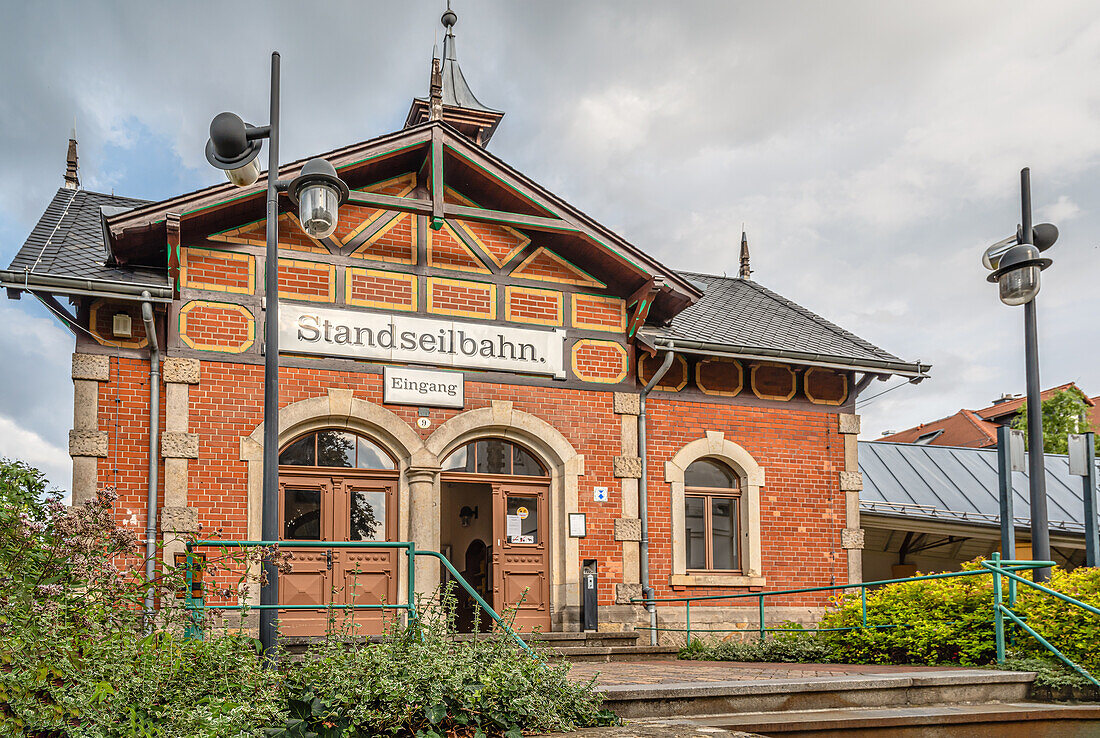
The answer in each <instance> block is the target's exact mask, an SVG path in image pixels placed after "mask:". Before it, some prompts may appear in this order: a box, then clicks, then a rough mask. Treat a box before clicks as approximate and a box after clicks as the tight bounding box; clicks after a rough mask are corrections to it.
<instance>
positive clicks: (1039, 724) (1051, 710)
mask: <svg viewBox="0 0 1100 738" xmlns="http://www.w3.org/2000/svg"><path fill="white" fill-rule="evenodd" d="M647 722H648V721H639V722H638V723H636V724H637V725H644V724H646V723H647ZM655 722H656V721H655ZM665 722H666V724H667V723H668V722H672V721H665ZM675 722H676V723H679V724H682V725H692V726H695V727H697V728H709V729H711V730H723V731H746V732H752V733H762V734H764V735H768V736H799V738H817V737H818V736H820V737H822V738H824V737H825V736H829V737H830V738H836V737H837V736H848V735H855V736H860V738H877V737H878V736H890V738H917V737H918V736H942V737H944V738H947V737H948V736H960V738H961V737H965V738H995V737H996V738H999V737H1000V736H1017V735H1020V736H1023V735H1026V736H1027V737H1028V738H1055V737H1056V736H1057V737H1058V738H1078V737H1080V738H1084V737H1085V736H1096V735H1100V705H1095V704H1092V705H1060V704H1050V703H1039V702H1004V703H980V704H951V705H909V706H905V707H855V708H834V709H826V710H795V711H780V712H755V713H739V714H736V715H711V716H706V717H700V718H696V719H690V720H684V721H675Z"/></svg>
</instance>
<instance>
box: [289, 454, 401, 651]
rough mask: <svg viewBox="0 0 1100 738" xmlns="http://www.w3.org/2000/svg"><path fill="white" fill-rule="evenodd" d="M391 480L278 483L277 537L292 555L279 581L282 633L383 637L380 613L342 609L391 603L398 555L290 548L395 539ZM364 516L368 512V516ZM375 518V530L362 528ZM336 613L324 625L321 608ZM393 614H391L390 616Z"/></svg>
mask: <svg viewBox="0 0 1100 738" xmlns="http://www.w3.org/2000/svg"><path fill="white" fill-rule="evenodd" d="M396 489H397V485H396V481H395V480H394V479H393V478H392V477H389V478H375V477H372V476H371V475H369V474H357V475H348V476H333V475H325V474H319V475H314V474H306V473H303V474H283V475H281V476H280V478H279V530H280V538H281V540H283V541H285V543H283V544H282V548H283V549H284V550H286V551H288V552H290V553H291V559H290V572H289V573H286V574H282V575H280V579H279V602H280V604H282V605H297V606H301V605H317V609H296V610H282V611H280V614H279V625H280V629H281V631H282V633H283V634H285V635H294V636H316V635H324V634H325V632H326V631H328V630H329V628H330V627H332V628H333V629H334V630H335V631H336V632H347V633H348V634H350V635H372V634H375V633H381V632H382V629H383V622H384V619H385V615H384V614H383V611H381V610H355V611H352V610H341V609H339V608H340V607H341V606H342V605H346V604H381V603H388V604H394V603H395V602H396V601H397V566H396V563H397V559H398V556H397V552H396V551H393V550H389V549H348V548H331V549H327V548H296V547H295V546H294V541H365V540H375V541H387V540H388V541H392V540H395V527H396V522H395V519H396V515H395V512H396V511H395V505H396V500H395V495H396ZM368 510H369V512H368ZM370 513H373V517H374V518H375V525H374V527H373V529H371V527H370V526H369V525H367V523H368V522H369V517H368V516H369V515H370ZM329 603H331V604H332V606H333V607H334V608H336V609H335V610H334V612H333V615H334V618H335V620H334V622H333V623H331V625H330V623H329V613H328V610H327V607H328V605H329ZM391 612H392V611H391Z"/></svg>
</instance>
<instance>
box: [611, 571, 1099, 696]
mask: <svg viewBox="0 0 1100 738" xmlns="http://www.w3.org/2000/svg"><path fill="white" fill-rule="evenodd" d="M981 566H982V568H980V569H971V570H968V571H950V572H944V573H942V574H924V575H921V576H917V577H907V578H903V579H882V580H879V581H875V582H856V583H852V584H834V585H829V586H825V587H803V588H800V589H781V590H775V591H772V592H740V593H737V594H723V595H698V596H695V597H648V598H647V597H637V598H634V599H632V600H631V602H634V603H638V604H644V605H646V606H647V607H655V606H656V605H657V604H658V603H672V602H682V603H684V627H683V628H661V627H658V628H652V627H650V626H636V628H637V629H638V630H657V631H664V632H671V633H685V634H686V641H687V642H688V643H690V642H691V634H692V632H695V633H758V634H759V637H760V640H764V639H765V638H766V637H767V634H768V633H798V632H808V633H815V632H830V631H852V630H863V629H869V630H873V629H885V628H898V627H903V626H905V625H909V623H888V624H881V625H872V624H869V623H868V622H867V589H868V588H870V587H881V586H883V585H886V584H901V583H904V582H921V581H928V580H933V579H953V578H957V577H975V576H985V575H987V574H988V575H990V576H991V577H992V579H993V622H992V625H993V628H994V635H995V638H996V644H997V663H999V664H1003V663H1004V661H1005V622H1004V621H1005V618H1008V619H1009V620H1010V621H1011V622H1012V623H1013V624H1015V625H1017V626H1019V627H1020V628H1021V629H1022V630H1023V631H1024V632H1026V633H1027V634H1028V635H1030V636H1031V637H1033V638H1034V639H1035V640H1037V641H1038V642H1039V644H1040V645H1042V646H1043V648H1045V649H1046V650H1047V651H1049V652H1050V653H1052V654H1053V655H1054V656H1055V657H1056V658H1058V660H1059V661H1061V662H1062V663H1064V664H1065V665H1066V666H1068V667H1070V668H1071V669H1073V670H1074V671H1076V672H1077V673H1078V674H1080V675H1081V676H1083V677H1084V678H1086V679H1088V680H1089V681H1090V682H1092V683H1093V684H1095V685H1096V686H1098V687H1100V681H1097V680H1096V679H1095V678H1094V677H1093V676H1092V675H1091V674H1089V673H1088V672H1087V671H1085V670H1084V669H1082V668H1081V667H1080V666H1078V665H1077V664H1075V663H1074V662H1073V661H1071V660H1070V659H1068V658H1067V657H1066V655H1065V654H1063V653H1062V652H1061V651H1059V650H1058V649H1057V648H1056V647H1055V646H1054V645H1052V644H1051V643H1050V642H1049V641H1047V640H1046V639H1045V638H1043V637H1042V636H1041V635H1039V634H1038V633H1037V632H1036V631H1035V630H1034V629H1033V628H1031V627H1030V626H1029V625H1027V623H1026V622H1025V621H1024V618H1022V617H1020V616H1019V615H1017V614H1016V613H1015V612H1013V610H1012V608H1013V607H1015V606H1016V594H1017V585H1018V584H1024V585H1026V586H1028V587H1031V588H1033V589H1035V590H1038V591H1040V592H1043V593H1045V594H1048V595H1052V596H1054V597H1057V598H1058V599H1060V600H1062V601H1063V602H1066V603H1069V604H1070V605H1073V606H1075V607H1078V608H1081V609H1082V610H1085V611H1087V612H1090V613H1092V614H1094V615H1100V609H1098V608H1096V607H1093V606H1092V605H1089V604H1087V603H1085V602H1081V601H1080V600H1076V599H1074V598H1073V597H1069V596H1068V595H1065V594H1062V593H1061V592H1057V591H1055V590H1053V589H1051V588H1049V587H1044V586H1043V585H1041V584H1036V583H1035V582H1033V581H1031V580H1030V579H1025V578H1024V577H1022V576H1020V575H1019V574H1017V572H1020V571H1030V570H1032V569H1042V568H1047V567H1053V566H1056V564H1055V562H1053V561H1008V560H1002V559H1001V555H1000V554H999V553H994V554H993V556H992V560H991V561H982V562H981ZM1005 578H1007V579H1008V590H1009V592H1008V603H1009V604H1008V606H1006V605H1005V604H1004V586H1003V579H1005ZM856 588H858V589H859V591H860V606H861V614H862V621H863V622H862V624H861V625H858V626H847V627H840V628H820V627H819V628H805V629H801V628H799V629H796V628H775V627H768V626H767V625H766V624H765V617H764V616H765V602H764V598H766V597H783V596H790V595H801V594H809V593H813V592H835V591H839V590H852V589H856ZM752 597H755V598H756V602H757V613H758V615H757V618H758V619H757V626H756V627H755V628H692V627H691V605H692V603H693V602H716V601H719V600H723V601H729V600H740V599H746V598H752Z"/></svg>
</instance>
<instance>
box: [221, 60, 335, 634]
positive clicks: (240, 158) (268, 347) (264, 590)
mask: <svg viewBox="0 0 1100 738" xmlns="http://www.w3.org/2000/svg"><path fill="white" fill-rule="evenodd" d="M270 121H271V122H270V123H269V124H268V125H266V126H251V125H248V124H246V123H245V122H244V121H243V120H241V118H240V117H239V116H237V115H234V114H233V113H220V114H218V115H216V116H215V117H214V120H212V121H211V122H210V140H209V141H207V142H206V159H207V161H209V162H210V163H211V164H212V165H214V166H215V167H217V168H218V169H222V170H225V174H226V176H227V177H228V178H229V181H230V182H232V183H233V184H235V185H237V186H238V187H248V186H249V185H251V184H252V183H253V182H255V181H256V180H257V179H259V177H260V164H259V158H258V157H259V153H260V148H261V147H262V146H263V143H262V141H263V139H265V138H266V139H268V141H269V146H268V150H267V252H266V261H267V265H266V275H267V279H266V286H265V288H264V303H265V310H266V313H265V317H264V461H263V464H264V466H263V470H264V473H263V514H262V522H261V537H262V538H263V540H265V541H278V540H279V497H278V490H279V220H278V219H279V192H287V193H288V194H289V195H290V198H291V200H293V201H294V203H295V204H296V205H298V207H299V216H300V220H301V223H302V228H303V230H304V231H305V232H306V234H307V235H309V236H311V237H313V238H317V239H321V238H325V237H327V236H330V235H332V232H333V231H334V230H336V223H337V220H338V217H339V208H340V205H341V204H342V203H343V202H345V201H346V200H347V199H348V187H347V185H345V184H344V183H343V182H342V181H340V178H339V177H337V176H336V169H335V168H334V167H333V166H332V164H330V163H329V162H327V161H325V160H324V159H313V160H311V161H309V162H308V163H307V164H306V165H305V166H304V167H302V171H301V174H299V175H298V176H297V177H296V178H295V179H293V180H292V181H290V182H280V181H279V179H278V177H279V52H277V51H276V52H273V53H272V54H271V117H270ZM264 572H265V574H266V580H267V583H266V584H264V585H263V586H262V587H261V589H260V644H261V646H262V648H263V651H264V654H265V655H267V654H269V653H270V650H271V647H272V646H274V645H275V638H276V628H275V623H276V619H277V613H278V610H277V608H278V604H279V572H278V569H277V567H276V566H275V564H274V562H267V563H265V564H264Z"/></svg>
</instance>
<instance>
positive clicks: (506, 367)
mask: <svg viewBox="0 0 1100 738" xmlns="http://www.w3.org/2000/svg"><path fill="white" fill-rule="evenodd" d="M279 350H280V351H283V352H286V353H296V354H321V355H323V356H346V357H349V358H352V359H376V360H379V361H396V362H402V363H409V364H427V365H429V366H432V365H435V366H447V367H451V366H453V367H468V368H471V369H491V370H494V371H503V372H522V373H525V374H549V375H551V376H553V377H556V378H558V379H565V358H564V354H565V331H564V330H561V329H560V328H559V329H556V330H536V329H532V328H513V327H512V326H504V325H492V324H489V323H467V322H463V321H458V320H447V319H440V318H423V317H414V316H411V315H389V314H385V313H363V312H359V311H357V310H333V309H330V308H317V307H311V306H308V305H296V304H294V303H288V302H280V303H279Z"/></svg>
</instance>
